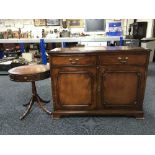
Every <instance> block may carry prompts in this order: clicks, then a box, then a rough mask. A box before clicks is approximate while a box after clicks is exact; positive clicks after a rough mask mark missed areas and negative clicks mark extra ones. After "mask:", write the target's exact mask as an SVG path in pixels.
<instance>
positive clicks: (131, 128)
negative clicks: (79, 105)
mask: <svg viewBox="0 0 155 155" xmlns="http://www.w3.org/2000/svg"><path fill="white" fill-rule="evenodd" d="M50 85H51V82H50V79H47V80H43V81H39V82H37V88H38V93H39V94H40V96H41V97H42V98H46V99H48V98H49V99H50V98H51V88H50ZM154 94H155V64H153V63H151V64H150V65H149V71H148V78H147V85H146V92H145V99H144V112H145V119H144V120H136V119H135V118H132V117H109V116H108V117H105V116H100V117H75V116H74V117H63V118H61V119H59V120H54V119H52V117H50V116H49V115H47V114H45V113H44V112H42V111H41V110H40V109H39V108H38V107H36V106H35V107H33V110H32V112H31V113H30V114H29V115H28V116H27V117H26V119H25V120H23V121H21V120H19V117H20V115H21V114H22V112H23V111H24V109H25V107H23V106H22V104H23V103H26V102H27V101H28V99H29V98H30V96H31V87H30V84H29V83H17V82H12V81H10V80H9V77H8V76H0V134H1V135H21V134H22V135H63V134H65V135H73V134H74V135H100V134H101V135H124V134H125V135H144V134H145V135H146V134H147V135H152V134H155V95H154ZM47 107H48V108H49V109H51V107H52V104H51V103H50V104H47Z"/></svg>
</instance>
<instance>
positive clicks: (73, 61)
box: [69, 58, 79, 64]
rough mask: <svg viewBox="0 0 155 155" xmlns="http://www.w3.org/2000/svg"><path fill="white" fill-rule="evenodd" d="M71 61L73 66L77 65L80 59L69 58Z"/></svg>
mask: <svg viewBox="0 0 155 155" xmlns="http://www.w3.org/2000/svg"><path fill="white" fill-rule="evenodd" d="M69 61H70V62H71V64H76V63H77V61H79V59H78V58H76V59H74V60H73V59H72V58H69Z"/></svg>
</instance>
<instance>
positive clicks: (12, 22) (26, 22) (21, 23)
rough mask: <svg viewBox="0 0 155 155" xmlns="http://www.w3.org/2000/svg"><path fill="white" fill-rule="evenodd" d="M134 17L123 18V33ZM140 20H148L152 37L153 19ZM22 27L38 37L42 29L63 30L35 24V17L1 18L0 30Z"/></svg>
mask: <svg viewBox="0 0 155 155" xmlns="http://www.w3.org/2000/svg"><path fill="white" fill-rule="evenodd" d="M111 21H113V20H111V19H106V31H107V30H108V29H107V26H108V23H109V22H111ZM133 21H134V20H133V19H123V20H122V28H123V35H128V28H129V25H130V24H132V23H133ZM138 21H147V22H148V28H147V37H152V32H153V19H138ZM19 27H21V30H22V32H27V31H31V30H32V35H34V37H35V38H36V37H37V36H39V37H41V31H42V29H46V30H47V31H50V30H54V29H58V30H61V27H60V26H39V27H36V26H34V22H33V19H1V20H0V32H1V31H6V30H7V29H12V30H13V31H18V28H19ZM71 32H72V33H76V32H84V28H71Z"/></svg>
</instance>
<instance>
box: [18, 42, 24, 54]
mask: <svg viewBox="0 0 155 155" xmlns="http://www.w3.org/2000/svg"><path fill="white" fill-rule="evenodd" d="M19 46H20V52H21V53H24V51H25V47H24V43H20V44H19Z"/></svg>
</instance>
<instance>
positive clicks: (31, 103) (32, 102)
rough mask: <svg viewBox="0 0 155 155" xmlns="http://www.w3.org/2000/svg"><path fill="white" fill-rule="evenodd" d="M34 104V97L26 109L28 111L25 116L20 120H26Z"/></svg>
mask: <svg viewBox="0 0 155 155" xmlns="http://www.w3.org/2000/svg"><path fill="white" fill-rule="evenodd" d="M33 104H34V98H33V97H32V98H31V100H30V102H29V104H28V107H27V109H26V111H25V112H24V114H23V115H22V116H21V117H20V119H21V120H22V119H24V118H25V117H26V116H27V115H28V114H29V112H30V110H31V108H32V105H33Z"/></svg>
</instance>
